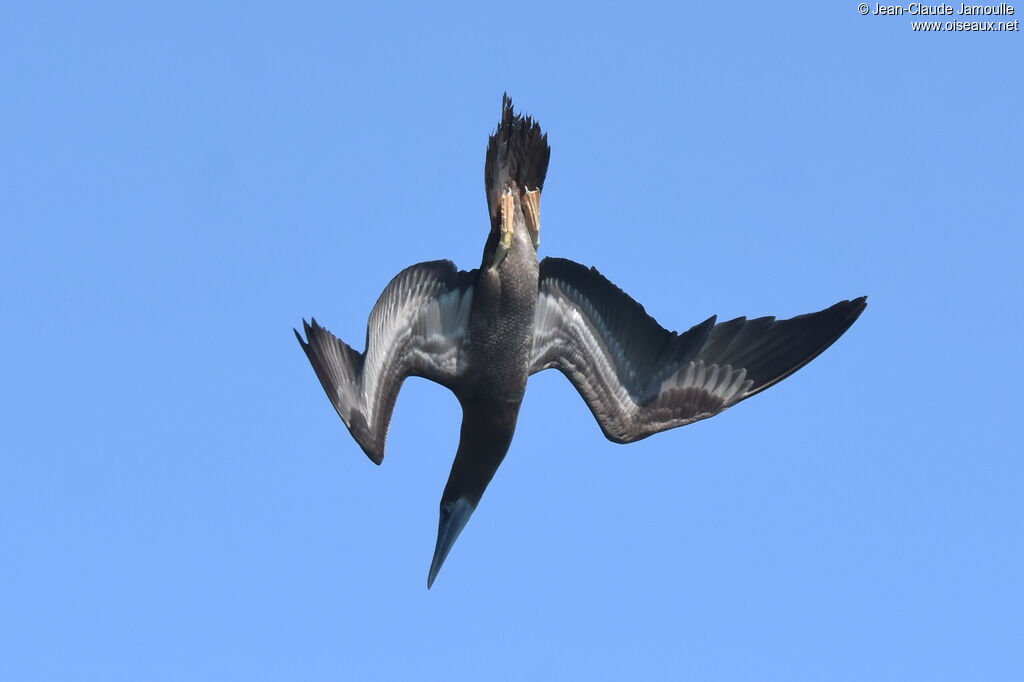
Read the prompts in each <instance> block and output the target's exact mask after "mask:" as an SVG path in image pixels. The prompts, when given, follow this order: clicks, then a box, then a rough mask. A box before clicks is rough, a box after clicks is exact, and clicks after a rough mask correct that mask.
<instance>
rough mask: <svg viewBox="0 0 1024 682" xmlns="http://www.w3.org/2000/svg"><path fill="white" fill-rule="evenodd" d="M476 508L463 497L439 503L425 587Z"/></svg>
mask: <svg viewBox="0 0 1024 682" xmlns="http://www.w3.org/2000/svg"><path fill="white" fill-rule="evenodd" d="M475 509H476V507H475V506H473V504H472V503H470V502H469V501H468V500H465V499H463V498H461V497H460V498H459V499H457V500H455V502H453V503H451V504H442V505H441V519H440V521H439V522H438V524H437V546H436V547H435V548H434V559H433V560H432V561H431V562H430V573H429V574H428V575H427V589H428V590H429V589H430V587H431V585H433V584H434V578H436V577H437V574H438V572H439V571H440V570H441V566H442V565H443V564H444V560H445V558H446V557H447V556H448V552H449V551H451V548H452V545H454V544H455V541H456V540H457V539H458V538H459V533H461V532H462V529H463V528H465V527H466V522H467V521H469V517H470V516H472V515H473V511H474V510H475Z"/></svg>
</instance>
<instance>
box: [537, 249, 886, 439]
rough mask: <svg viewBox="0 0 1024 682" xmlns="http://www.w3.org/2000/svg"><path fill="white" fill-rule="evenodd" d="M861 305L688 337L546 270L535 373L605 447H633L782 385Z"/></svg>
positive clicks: (613, 290) (565, 263)
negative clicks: (583, 406) (566, 394)
mask: <svg viewBox="0 0 1024 682" xmlns="http://www.w3.org/2000/svg"><path fill="white" fill-rule="evenodd" d="M866 305H867V303H866V299H865V298H863V297H862V298H858V299H854V300H852V301H841V302H839V303H836V304H835V305H833V306H832V307H830V308H826V309H825V310H822V311H819V312H816V313H809V314H807V315H800V316H798V317H794V318H791V319H788V320H776V319H775V318H774V317H760V318H757V319H753V320H748V319H746V318H744V317H740V318H736V319H735V320H730V321H728V322H723V323H721V324H715V318H714V317H711V318H709V319H707V320H705V321H704V322H702V323H700V324H698V325H696V326H695V327H693V328H691V329H690V330H689V331H687V332H685V333H683V334H677V333H676V332H671V331H668V330H666V329H663V328H662V327H661V325H659V324H658V323H657V322H656V321H655V320H654V318H653V317H651V316H650V315H648V314H647V313H646V311H644V308H643V306H641V305H640V304H639V303H637V302H636V301H634V300H633V299H632V298H630V297H629V296H628V295H627V294H626V293H625V292H623V291H622V290H621V289H619V288H618V287H617V286H615V285H614V284H612V283H611V282H609V281H608V280H607V279H605V278H604V277H602V276H601V274H600V273H599V272H598V271H597V270H595V269H593V268H586V267H584V266H582V265H580V264H579V263H574V262H573V261H570V260H564V259H561V258H545V259H544V260H543V261H541V264H540V289H539V294H538V299H537V312H536V318H535V331H534V342H533V357H532V360H531V366H530V373H531V374H533V373H534V372H539V371H541V370H543V369H547V368H549V367H552V368H555V369H558V370H559V371H561V372H562V373H563V374H565V375H566V377H568V378H569V381H570V382H572V384H573V386H575V387H576V390H577V391H579V393H580V395H581V396H582V397H583V400H584V401H586V403H587V406H588V407H589V408H590V410H591V412H593V414H594V417H595V418H596V419H597V422H598V424H600V426H601V430H602V431H604V434H605V436H607V437H608V439H609V440H612V441H615V442H617V443H631V442H633V441H636V440H640V439H641V438H645V437H647V436H650V435H652V434H655V433H658V432H659V431H664V430H666V429H671V428H675V427H677V426H683V425H685V424H690V423H692V422H695V421H697V420H699V419H706V418H707V417H711V416H714V415H716V414H718V413H719V412H721V411H722V410H724V409H726V408H728V407H731V406H732V405H735V404H736V403H738V402H740V401H741V400H744V399H746V398H749V397H750V396H752V395H754V394H756V393H759V392H760V391H763V390H764V389H766V388H768V387H769V386H772V385H773V384H775V383H777V382H779V381H782V380H783V379H785V378H786V377H788V376H789V375H790V374H792V373H793V372H795V371H796V370H798V369H800V368H801V367H803V366H804V365H805V364H807V363H808V362H810V361H811V360H813V359H814V358H815V357H817V355H818V354H819V353H821V352H822V351H823V350H825V349H826V348H828V347H829V346H830V345H832V343H833V342H834V341H835V340H836V339H838V338H839V337H840V336H842V334H843V332H845V331H846V330H847V329H848V328H849V327H850V325H851V324H853V322H854V320H856V319H857V316H858V315H860V313H861V312H862V311H863V310H864V307H865V306H866Z"/></svg>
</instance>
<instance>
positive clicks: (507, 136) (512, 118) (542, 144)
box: [484, 94, 551, 223]
mask: <svg viewBox="0 0 1024 682" xmlns="http://www.w3.org/2000/svg"><path fill="white" fill-rule="evenodd" d="M550 156H551V147H549V146H548V136H547V135H546V134H544V133H543V132H541V129H540V125H539V124H538V123H537V122H536V121H534V120H533V119H532V118H530V117H529V116H523V115H521V114H517V113H515V111H513V109H512V99H511V98H510V97H509V96H508V94H505V95H504V96H503V97H502V108H501V123H499V124H498V129H497V130H496V131H494V134H493V135H491V137H490V140H488V142H487V157H486V160H485V161H484V188H485V189H486V190H487V206H488V208H489V209H490V212H491V222H492V223H494V222H495V221H496V220H497V219H498V216H499V214H500V212H501V194H502V192H504V191H505V190H506V189H508V188H511V189H513V190H516V189H518V190H519V191H528V190H540V189H543V187H544V176H545V175H546V174H547V172H548V158H549V157H550Z"/></svg>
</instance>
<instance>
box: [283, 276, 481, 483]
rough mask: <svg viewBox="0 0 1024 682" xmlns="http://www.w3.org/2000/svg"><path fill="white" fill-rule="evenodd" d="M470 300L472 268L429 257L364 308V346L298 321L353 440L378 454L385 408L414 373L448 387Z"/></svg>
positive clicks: (457, 369) (457, 365)
mask: <svg viewBox="0 0 1024 682" xmlns="http://www.w3.org/2000/svg"><path fill="white" fill-rule="evenodd" d="M472 299H473V273H472V272H460V271H457V270H456V268H455V265H454V264H453V263H452V262H451V261H431V262H428V263H419V264H417V265H413V266H410V267H408V268H406V269H405V270H403V271H402V272H400V273H398V275H396V276H395V278H394V279H393V280H391V283H390V284H388V286H387V288H385V289H384V292H383V293H382V294H381V295H380V298H379V299H378V300H377V304H376V305H375V306H374V307H373V311H372V312H371V313H370V320H369V323H368V325H367V330H366V351H365V352H363V353H357V352H356V351H354V350H352V348H351V347H350V346H349V345H348V344H346V343H345V342H344V341H342V340H341V339H339V338H337V337H335V336H334V335H333V334H331V333H330V332H329V331H327V330H326V329H324V328H323V327H321V326H320V325H319V324H317V322H316V320H315V319H314V320H312V322H311V323H306V321H305V320H303V323H302V324H303V327H304V328H305V332H306V338H305V339H303V338H302V335H300V334H299V332H298V331H296V332H295V336H296V337H297V338H298V339H299V343H300V344H302V349H303V350H304V351H306V356H307V357H308V358H309V361H310V363H311V364H312V365H313V369H314V370H315V371H316V375H317V377H318V378H319V379H320V383H321V384H322V385H323V387H324V391H326V392H327V397H328V398H330V399H331V403H332V404H333V405H334V408H335V409H336V410H337V411H338V415H339V416H340V417H341V419H342V421H344V422H345V426H347V427H348V429H349V431H350V432H351V433H352V437H353V438H355V439H356V442H358V443H359V446H360V447H362V449H363V451H364V452H365V453H366V454H367V456H368V457H369V458H370V459H371V460H373V461H374V462H375V463H377V464H380V463H381V461H382V460H383V459H384V442H385V440H386V438H387V431H388V424H389V423H390V422H391V413H392V411H393V410H394V407H395V400H396V399H397V398H398V391H399V389H400V388H401V387H402V382H404V381H405V378H406V377H408V376H419V377H423V378H425V379H430V380H431V381H435V382H437V383H439V384H441V385H442V386H446V387H448V388H451V387H452V385H453V383H454V382H455V381H456V380H457V379H458V377H459V376H460V375H461V373H462V371H463V366H462V342H463V339H464V337H465V335H466V329H467V325H468V321H469V311H470V305H471V304H472Z"/></svg>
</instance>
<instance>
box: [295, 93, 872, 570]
mask: <svg viewBox="0 0 1024 682" xmlns="http://www.w3.org/2000/svg"><path fill="white" fill-rule="evenodd" d="M550 153H551V149H550V147H549V146H548V142H547V135H545V134H544V133H542V132H541V129H540V126H539V125H538V124H537V122H536V121H534V120H533V119H532V118H530V117H529V116H523V115H520V114H517V113H516V112H515V111H514V110H513V108H512V101H511V100H510V99H509V97H508V96H507V95H505V96H504V98H503V102H502V112H501V122H500V123H499V125H498V128H497V130H496V131H495V133H494V134H493V135H491V137H490V138H489V140H488V143H487V153H486V156H485V160H484V188H485V190H486V194H487V208H488V211H489V214H490V232H489V233H488V236H487V241H486V243H485V244H484V252H483V259H482V260H481V263H480V267H479V268H477V269H475V270H470V271H469V272H464V271H459V270H457V269H456V267H455V265H454V264H453V263H452V262H451V261H444V260H441V261H430V262H426V263H419V264H417V265H412V266H410V267H408V268H406V269H405V270H403V271H402V272H400V273H398V275H397V276H396V277H395V278H394V279H393V280H391V283H390V284H388V286H387V287H386V288H385V289H384V292H383V293H382V294H381V296H380V298H379V299H378V301H377V304H376V305H375V306H374V307H373V310H372V312H371V313H370V319H369V323H368V325H367V333H366V349H365V350H364V351H363V352H362V353H359V352H356V351H355V350H353V349H352V347H351V346H349V345H348V344H346V343H345V342H344V341H341V340H340V339H338V338H336V337H335V336H334V335H332V334H331V333H330V332H329V331H327V329H325V328H324V327H322V326H320V325H319V324H317V321H316V319H312V320H311V321H310V322H309V323H307V322H306V321H305V320H303V328H304V330H305V338H303V335H302V334H300V333H299V332H298V331H295V336H296V337H297V338H298V340H299V343H300V344H301V345H302V349H303V350H304V351H305V352H306V356H307V357H308V358H309V361H310V363H311V364H312V365H313V369H314V370H315V371H316V375H317V377H318V378H319V379H320V383H321V384H322V385H323V388H324V390H325V391H326V392H327V396H328V397H329V398H330V400H331V403H332V404H333V405H334V409H335V410H337V412H338V415H339V416H340V417H341V419H342V421H343V422H345V426H347V427H348V429H349V431H350V432H351V434H352V437H353V438H355V440H356V442H357V443H358V444H359V446H360V447H361V448H362V449H363V452H365V453H366V454H367V456H368V457H369V458H370V460H372V461H373V462H374V463H375V464H380V463H381V461H382V460H383V459H384V441H385V438H386V436H387V431H388V423H389V422H390V420H391V413H392V410H393V408H394V406H395V400H396V398H397V397H398V391H399V389H400V388H401V386H402V382H403V381H405V378H406V377H409V376H418V377H424V378H426V379H430V380H431V381H435V382H437V383H439V384H441V385H442V386H445V387H446V388H448V389H450V390H451V391H452V392H453V393H454V394H455V396H456V397H457V398H458V400H459V403H460V404H461V406H462V431H461V434H460V438H459V446H458V450H457V452H456V453H455V461H454V463H453V464H452V469H451V473H450V475H449V477H448V483H447V485H445V488H444V492H443V494H442V495H441V509H440V521H439V523H438V531H437V544H436V546H435V549H434V555H433V559H432V560H431V563H430V571H429V573H428V575H427V587H428V588H429V587H430V586H431V585H433V583H434V579H435V578H436V577H437V573H438V571H439V570H440V568H441V565H442V564H443V563H444V560H445V558H446V557H447V556H448V552H449V550H451V548H452V545H453V544H454V543H455V540H456V539H457V538H458V537H459V533H460V532H462V529H463V528H464V527H465V525H466V522H467V521H469V518H470V516H471V515H472V514H473V512H474V511H475V510H476V508H477V505H478V504H479V503H480V498H481V496H482V495H483V494H484V490H486V488H487V484H488V483H490V481H491V478H492V477H493V476H494V473H495V472H496V471H497V469H498V467H499V466H500V465H501V462H502V460H503V459H504V457H505V453H506V452H507V451H508V449H509V445H510V444H511V442H512V434H513V433H514V432H515V429H516V421H517V419H518V416H519V406H520V404H521V403H522V400H523V394H524V392H525V391H526V380H527V378H529V376H530V375H531V374H534V373H536V372H539V371H541V370H544V369H549V368H554V369H557V370H559V371H560V372H562V373H563V374H564V375H565V376H566V377H567V378H568V379H569V381H570V382H572V385H573V386H574V387H575V388H576V390H577V391H578V392H579V394H580V396H582V398H583V400H584V401H585V402H586V404H587V406H588V407H589V408H590V411H591V412H592V413H593V415H594V418H595V419H596V420H597V423H598V425H599V426H600V427H601V430H602V431H603V432H604V435H605V436H606V437H607V438H608V439H610V440H612V441H614V442H616V443H632V442H634V441H638V440H640V439H642V438H646V437H647V436H650V435H652V434H655V433H658V432H660V431H665V430H667V429H672V428H675V427H677V426H683V425H685V424H691V423H693V422H695V421H698V420H700V419H707V418H708V417H712V416H714V415H716V414H718V413H719V412H721V411H722V410H724V409H726V408H728V407H732V406H733V405H735V404H736V403H738V402H740V401H742V400H746V399H747V398H749V397H750V396H752V395H755V394H757V393H760V392H761V391H763V390H765V389H766V388H768V387H770V386H772V385H774V384H775V383H777V382H779V381H782V380H783V379H785V378H786V377H788V376H789V375H790V374H792V373H793V372H795V371H796V370H798V369H800V368H801V367H803V366H804V365H806V364H807V363H808V362H810V361H811V360H813V359H814V358H815V357H816V356H817V355H818V354H819V353H821V352H822V351H824V350H825V349H826V348H828V347H829V346H830V345H831V344H832V343H833V342H834V341H835V340H836V339H838V338H839V337H840V336H842V334H843V333H844V332H845V331H846V330H847V329H848V328H849V327H850V325H851V324H853V322H854V320H856V319H857V317H858V316H859V315H860V314H861V312H862V311H863V310H864V308H865V306H866V305H867V303H866V297H861V298H856V299H853V300H849V301H840V302H839V303H836V304H835V305H833V306H831V307H829V308H826V309H824V310H821V311H819V312H816V313H809V314H806V315H800V316H798V317H794V318H791V319H788V320H776V319H775V318H774V317H759V318H756V319H749V320H748V319H746V318H744V317H740V318H736V319H734V320H729V321H728V322H716V318H715V317H710V318H708V319H707V320H704V321H703V322H701V323H700V324H698V325H696V326H694V327H691V328H690V329H689V330H688V331H686V332H683V333H682V334H678V333H676V332H672V331H668V330H666V329H664V328H662V327H661V325H659V324H658V323H657V322H656V321H655V320H654V318H652V317H651V316H650V315H648V314H647V313H646V312H645V311H644V308H643V306H641V305H640V304H639V303H637V302H636V301H634V300H633V299H632V298H630V297H629V296H628V295H627V294H626V293H624V292H623V291H622V290H621V289H619V288H618V287H617V286H615V285H614V284H612V283H611V282H609V281H608V280H607V279H605V278H604V277H602V276H601V274H600V273H598V271H597V270H595V269H594V268H587V267H584V266H583V265H580V264H578V263H574V262H573V261H570V260H564V259H561V258H545V259H544V260H543V261H540V262H539V263H538V261H537V247H538V244H539V241H540V198H541V192H542V191H543V189H544V176H545V174H546V172H547V167H548V158H549V156H550Z"/></svg>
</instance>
